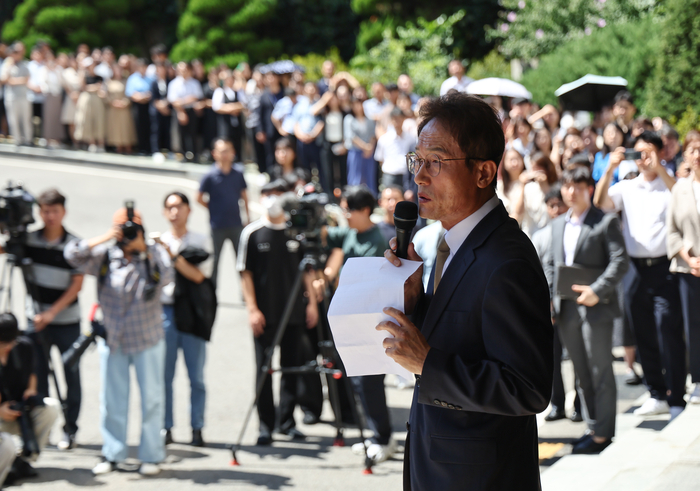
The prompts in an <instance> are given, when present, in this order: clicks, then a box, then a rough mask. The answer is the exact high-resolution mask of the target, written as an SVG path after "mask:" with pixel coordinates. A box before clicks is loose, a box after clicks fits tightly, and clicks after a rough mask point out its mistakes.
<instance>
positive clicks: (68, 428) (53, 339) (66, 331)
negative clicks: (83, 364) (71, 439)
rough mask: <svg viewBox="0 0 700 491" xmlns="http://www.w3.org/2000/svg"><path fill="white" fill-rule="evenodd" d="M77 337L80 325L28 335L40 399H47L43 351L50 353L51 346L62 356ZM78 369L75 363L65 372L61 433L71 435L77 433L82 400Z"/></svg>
mask: <svg viewBox="0 0 700 491" xmlns="http://www.w3.org/2000/svg"><path fill="white" fill-rule="evenodd" d="M78 336H80V324H69V325H65V326H57V325H49V326H47V327H46V329H44V330H43V331H41V333H36V332H34V333H31V334H30V337H31V338H32V339H33V340H34V353H35V355H34V356H35V368H36V378H37V392H38V393H39V395H40V396H41V397H49V364H48V361H47V359H46V354H45V351H44V350H45V349H46V350H47V351H50V350H51V347H52V346H56V347H57V348H58V350H59V351H60V352H61V354H63V353H65V352H66V351H67V350H68V349H69V348H70V347H71V346H72V345H73V342H75V340H76V339H78ZM41 343H45V344H44V345H42V344H41ZM79 367H80V363H76V364H75V365H74V367H73V369H71V370H65V379H66V385H67V388H68V391H67V393H66V406H67V408H66V415H65V416H66V424H65V425H64V426H63V431H65V432H66V433H69V434H71V435H74V434H75V433H76V432H77V431H78V416H79V415H80V402H81V399H82V390H81V388H80V368H79Z"/></svg>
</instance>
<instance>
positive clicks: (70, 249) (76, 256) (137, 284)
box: [65, 240, 174, 355]
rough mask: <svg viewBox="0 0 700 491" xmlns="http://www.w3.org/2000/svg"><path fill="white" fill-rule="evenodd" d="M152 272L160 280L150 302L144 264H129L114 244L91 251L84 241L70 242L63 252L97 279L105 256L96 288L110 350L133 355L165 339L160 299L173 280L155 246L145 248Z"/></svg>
mask: <svg viewBox="0 0 700 491" xmlns="http://www.w3.org/2000/svg"><path fill="white" fill-rule="evenodd" d="M148 254H149V256H150V257H151V260H150V264H151V271H152V272H153V271H155V270H156V268H157V269H158V271H159V272H160V281H159V282H158V283H157V285H156V292H155V295H154V296H153V298H152V299H150V300H146V299H145V298H144V288H145V287H146V285H147V284H148V282H149V278H148V274H147V272H146V261H145V259H142V258H141V257H139V255H134V256H132V258H131V260H130V261H128V260H127V259H126V258H125V257H124V252H123V251H122V250H121V249H120V248H119V247H118V246H116V245H107V244H100V245H98V246H96V247H93V248H92V250H90V247H89V246H88V242H87V241H86V240H81V241H77V240H75V241H72V242H70V243H69V244H68V245H67V246H66V249H65V256H66V259H67V260H68V262H69V263H70V264H72V265H73V266H74V267H76V268H78V269H79V270H80V271H81V272H83V273H85V274H90V275H93V276H97V277H98V278H99V277H100V269H101V268H102V265H103V264H104V263H105V256H106V255H108V257H109V262H108V270H107V273H106V275H105V277H104V280H103V281H102V284H101V285H99V286H98V291H97V296H98V298H99V300H100V306H101V307H102V313H103V315H104V325H105V328H106V330H107V345H108V346H109V348H110V349H111V350H121V352H122V353H124V354H127V355H128V354H133V353H139V352H141V351H144V350H146V349H148V348H151V347H153V346H155V345H156V344H157V343H158V342H159V341H160V340H161V339H163V338H164V336H165V333H164V331H163V319H162V317H161V315H162V313H163V307H162V306H161V303H160V296H161V293H162V291H163V287H164V286H165V285H167V284H168V283H170V282H172V281H173V279H174V273H173V268H171V262H170V256H169V255H168V253H167V252H166V251H165V249H164V248H163V247H161V246H159V245H157V244H154V245H151V246H148Z"/></svg>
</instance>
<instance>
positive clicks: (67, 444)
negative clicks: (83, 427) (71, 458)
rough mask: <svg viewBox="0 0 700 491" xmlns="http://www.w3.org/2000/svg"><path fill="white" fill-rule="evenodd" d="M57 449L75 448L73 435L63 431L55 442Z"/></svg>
mask: <svg viewBox="0 0 700 491" xmlns="http://www.w3.org/2000/svg"><path fill="white" fill-rule="evenodd" d="M56 447H57V448H58V449H59V450H71V449H73V448H75V436H74V435H71V434H69V433H66V432H64V433H63V437H62V438H61V440H60V441H59V442H58V443H57V444H56Z"/></svg>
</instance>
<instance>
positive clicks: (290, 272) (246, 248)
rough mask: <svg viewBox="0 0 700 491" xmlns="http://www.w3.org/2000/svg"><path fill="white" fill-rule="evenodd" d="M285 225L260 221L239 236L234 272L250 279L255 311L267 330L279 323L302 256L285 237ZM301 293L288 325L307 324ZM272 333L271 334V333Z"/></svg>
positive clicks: (300, 292)
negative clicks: (261, 318)
mask: <svg viewBox="0 0 700 491" xmlns="http://www.w3.org/2000/svg"><path fill="white" fill-rule="evenodd" d="M285 229H286V224H284V223H282V224H273V223H270V222H269V221H268V220H265V219H260V220H256V221H255V222H253V223H251V224H250V225H248V226H247V227H246V228H244V229H243V232H242V233H241V242H240V245H239V247H238V258H237V262H236V268H237V269H238V271H249V272H250V273H251V274H252V276H253V285H254V287H255V299H256V301H257V304H258V309H260V311H261V312H262V313H263V315H264V316H265V322H266V324H267V326H270V327H273V328H276V327H277V326H278V324H279V322H280V321H281V319H282V313H283V312H284V308H285V306H286V304H287V300H288V298H289V295H290V293H291V292H292V287H293V286H294V280H295V279H296V276H297V272H298V270H299V263H300V262H301V260H302V258H303V255H302V251H301V246H300V244H299V242H298V241H296V240H294V239H291V238H289V237H288V236H287V234H286V233H285ZM303 291H304V289H303V288H301V289H300V290H299V296H298V298H297V301H296V303H295V304H294V310H293V311H292V316H291V317H290V320H289V324H290V325H303V324H304V323H305V320H306V312H305V310H304V301H303ZM270 332H272V331H270Z"/></svg>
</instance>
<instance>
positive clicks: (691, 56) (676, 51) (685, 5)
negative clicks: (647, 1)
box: [647, 0, 700, 118]
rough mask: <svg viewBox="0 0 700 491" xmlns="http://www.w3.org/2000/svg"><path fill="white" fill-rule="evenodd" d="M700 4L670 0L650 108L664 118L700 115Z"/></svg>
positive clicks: (692, 1) (651, 85)
mask: <svg viewBox="0 0 700 491" xmlns="http://www.w3.org/2000/svg"><path fill="white" fill-rule="evenodd" d="M699 9H700V0H682V1H679V0H668V1H667V3H666V13H665V19H664V21H663V28H662V30H661V34H660V43H659V53H658V56H657V57H656V60H655V61H656V66H655V70H654V75H653V77H652V80H651V81H650V83H649V91H648V96H647V107H648V108H649V110H650V111H651V112H652V113H653V114H658V115H660V116H662V117H670V116H675V117H676V118H682V116H683V113H684V112H690V111H687V110H693V109H694V113H695V115H697V113H698V112H700V99H698V94H700V17H699V16H698V12H699V11H700V10H699Z"/></svg>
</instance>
